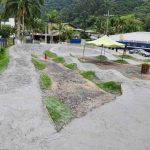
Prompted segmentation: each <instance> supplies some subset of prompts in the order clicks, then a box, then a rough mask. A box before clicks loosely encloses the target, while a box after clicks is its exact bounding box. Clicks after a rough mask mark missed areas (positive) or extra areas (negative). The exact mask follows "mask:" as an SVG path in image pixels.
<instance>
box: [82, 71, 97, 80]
mask: <svg viewBox="0 0 150 150" xmlns="http://www.w3.org/2000/svg"><path fill="white" fill-rule="evenodd" d="M80 74H81V75H82V76H83V77H84V78H86V79H88V80H90V81H93V80H94V79H95V78H96V75H95V72H93V71H83V72H81V73H80Z"/></svg>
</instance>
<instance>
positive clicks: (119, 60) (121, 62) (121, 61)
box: [114, 59, 129, 64]
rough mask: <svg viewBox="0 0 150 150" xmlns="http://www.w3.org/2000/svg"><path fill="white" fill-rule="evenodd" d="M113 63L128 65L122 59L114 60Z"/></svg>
mask: <svg viewBox="0 0 150 150" xmlns="http://www.w3.org/2000/svg"><path fill="white" fill-rule="evenodd" d="M114 62H116V63H120V64H129V63H128V62H127V61H126V60H122V59H118V60H115V61H114Z"/></svg>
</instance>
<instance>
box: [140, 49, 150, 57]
mask: <svg viewBox="0 0 150 150" xmlns="http://www.w3.org/2000/svg"><path fill="white" fill-rule="evenodd" d="M139 53H140V54H141V55H142V56H144V57H150V53H148V52H146V51H144V50H140V52H139Z"/></svg>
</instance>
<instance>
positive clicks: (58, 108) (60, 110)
mask: <svg viewBox="0 0 150 150" xmlns="http://www.w3.org/2000/svg"><path fill="white" fill-rule="evenodd" d="M45 105H46V108H47V110H48V112H49V114H50V116H51V118H52V120H53V121H54V123H55V125H56V127H57V130H60V129H61V128H62V127H63V126H64V125H65V124H67V123H68V122H69V121H70V120H71V118H72V117H73V115H72V113H71V111H70V109H69V108H68V107H66V106H65V105H64V104H63V103H62V102H60V100H59V99H57V98H55V97H51V96H50V97H47V98H46V100H45Z"/></svg>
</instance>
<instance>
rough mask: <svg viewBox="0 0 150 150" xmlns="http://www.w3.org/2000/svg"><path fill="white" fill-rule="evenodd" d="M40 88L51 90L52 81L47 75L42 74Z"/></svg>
mask: <svg viewBox="0 0 150 150" xmlns="http://www.w3.org/2000/svg"><path fill="white" fill-rule="evenodd" d="M40 86H41V88H42V89H44V90H49V89H51V86H52V81H51V79H50V77H49V76H48V75H47V74H41V75H40Z"/></svg>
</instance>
